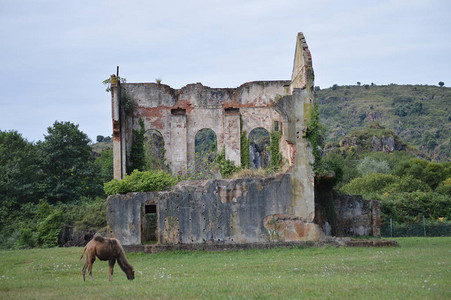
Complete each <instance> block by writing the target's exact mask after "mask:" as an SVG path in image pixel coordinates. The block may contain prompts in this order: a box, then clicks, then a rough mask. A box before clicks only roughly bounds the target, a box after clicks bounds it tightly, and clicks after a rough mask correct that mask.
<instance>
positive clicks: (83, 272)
mask: <svg viewBox="0 0 451 300" xmlns="http://www.w3.org/2000/svg"><path fill="white" fill-rule="evenodd" d="M87 268H88V257H87V256H86V262H85V265H84V266H83V269H81V273H82V274H83V281H85V274H86V269H87Z"/></svg>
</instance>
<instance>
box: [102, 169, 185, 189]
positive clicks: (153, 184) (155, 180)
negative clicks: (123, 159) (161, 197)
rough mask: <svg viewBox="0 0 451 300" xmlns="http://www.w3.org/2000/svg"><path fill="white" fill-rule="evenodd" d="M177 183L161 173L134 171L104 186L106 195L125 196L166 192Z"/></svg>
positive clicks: (172, 178) (169, 176)
mask: <svg viewBox="0 0 451 300" xmlns="http://www.w3.org/2000/svg"><path fill="white" fill-rule="evenodd" d="M176 183H177V179H175V178H174V177H172V176H171V175H170V174H167V173H165V172H163V171H158V172H157V171H145V172H141V171H138V170H134V171H133V172H132V173H131V174H130V175H126V176H125V177H124V179H122V180H120V181H119V180H117V179H113V180H111V181H110V182H107V183H105V184H104V190H105V193H106V194H107V195H117V194H125V193H129V192H149V191H161V190H166V189H168V188H170V187H171V186H173V185H174V184H176Z"/></svg>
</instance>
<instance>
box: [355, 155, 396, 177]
mask: <svg viewBox="0 0 451 300" xmlns="http://www.w3.org/2000/svg"><path fill="white" fill-rule="evenodd" d="M357 170H358V171H359V173H360V175H362V176H365V175H368V174H371V173H382V174H387V173H388V172H390V166H389V165H388V162H387V161H386V160H376V159H373V158H371V157H368V156H367V157H365V158H364V159H362V160H361V161H360V162H359V164H358V165H357Z"/></svg>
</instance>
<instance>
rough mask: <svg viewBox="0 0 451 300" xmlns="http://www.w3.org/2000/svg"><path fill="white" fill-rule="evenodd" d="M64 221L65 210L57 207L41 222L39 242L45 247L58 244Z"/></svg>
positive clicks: (39, 225)
mask: <svg viewBox="0 0 451 300" xmlns="http://www.w3.org/2000/svg"><path fill="white" fill-rule="evenodd" d="M63 221H64V215H63V211H62V210H61V209H58V208H56V209H54V210H53V211H52V212H51V213H50V214H49V215H48V216H47V217H46V218H45V219H44V220H43V221H41V222H39V224H38V232H37V233H38V243H39V244H40V245H41V246H43V247H54V246H56V245H57V244H58V235H59V233H60V231H61V225H62V224H63Z"/></svg>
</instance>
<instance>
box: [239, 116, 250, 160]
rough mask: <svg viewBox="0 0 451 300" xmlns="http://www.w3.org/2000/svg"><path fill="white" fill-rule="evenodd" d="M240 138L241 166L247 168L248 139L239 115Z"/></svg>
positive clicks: (248, 158)
mask: <svg viewBox="0 0 451 300" xmlns="http://www.w3.org/2000/svg"><path fill="white" fill-rule="evenodd" d="M240 133H241V136H240V140H241V168H243V169H249V166H250V157H249V139H248V138H247V133H246V131H243V119H242V118H241V115H240Z"/></svg>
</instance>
